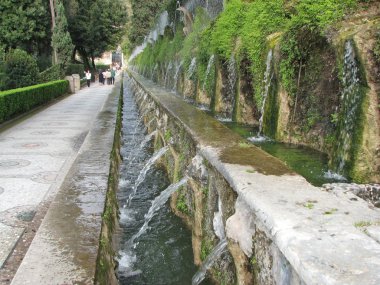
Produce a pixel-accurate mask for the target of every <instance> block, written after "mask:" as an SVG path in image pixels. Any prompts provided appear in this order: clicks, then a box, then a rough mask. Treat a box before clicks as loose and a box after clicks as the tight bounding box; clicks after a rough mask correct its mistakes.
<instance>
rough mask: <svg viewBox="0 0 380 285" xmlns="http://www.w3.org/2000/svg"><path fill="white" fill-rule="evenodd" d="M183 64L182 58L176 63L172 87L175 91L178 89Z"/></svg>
mask: <svg viewBox="0 0 380 285" xmlns="http://www.w3.org/2000/svg"><path fill="white" fill-rule="evenodd" d="M182 65H183V60H181V61H180V62H179V63H177V64H176V68H175V73H174V78H173V88H172V90H173V91H175V90H176V89H177V86H178V78H179V72H180V70H181V67H182Z"/></svg>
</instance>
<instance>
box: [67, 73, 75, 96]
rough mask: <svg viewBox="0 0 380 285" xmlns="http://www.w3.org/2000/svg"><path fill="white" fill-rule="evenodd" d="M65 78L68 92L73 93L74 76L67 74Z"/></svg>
mask: <svg viewBox="0 0 380 285" xmlns="http://www.w3.org/2000/svg"><path fill="white" fill-rule="evenodd" d="M65 79H66V80H67V81H69V89H70V93H75V88H74V78H73V77H72V76H71V75H69V76H66V77H65Z"/></svg>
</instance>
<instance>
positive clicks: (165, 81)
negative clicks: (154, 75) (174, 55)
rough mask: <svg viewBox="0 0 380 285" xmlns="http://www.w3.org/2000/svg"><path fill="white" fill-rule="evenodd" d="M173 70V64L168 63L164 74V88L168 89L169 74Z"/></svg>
mask: <svg viewBox="0 0 380 285" xmlns="http://www.w3.org/2000/svg"><path fill="white" fill-rule="evenodd" d="M172 69H173V63H172V62H171V61H170V62H169V63H168V67H167V68H166V72H165V79H164V86H165V87H169V86H168V85H169V83H170V72H171V70H172Z"/></svg>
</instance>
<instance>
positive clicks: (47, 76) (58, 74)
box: [38, 64, 65, 83]
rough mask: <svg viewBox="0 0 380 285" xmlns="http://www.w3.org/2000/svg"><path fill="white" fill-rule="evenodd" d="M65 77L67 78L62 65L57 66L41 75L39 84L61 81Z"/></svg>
mask: <svg viewBox="0 0 380 285" xmlns="http://www.w3.org/2000/svg"><path fill="white" fill-rule="evenodd" d="M63 77H65V75H64V71H63V69H62V66H61V65H60V64H55V65H53V66H52V67H49V68H48V69H46V70H45V71H43V72H41V73H40V74H39V76H38V82H39V83H46V82H51V81H56V80H61V79H62V78H63Z"/></svg>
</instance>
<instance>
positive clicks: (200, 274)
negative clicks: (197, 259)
mask: <svg viewBox="0 0 380 285" xmlns="http://www.w3.org/2000/svg"><path fill="white" fill-rule="evenodd" d="M226 250H227V240H226V239H223V240H221V241H220V242H219V243H218V244H217V245H216V246H215V247H214V249H213V250H212V251H211V253H210V254H209V255H208V256H207V258H206V260H205V261H204V262H203V263H202V266H201V268H200V269H199V270H198V271H197V273H196V274H195V275H194V276H193V278H192V281H191V284H192V285H198V284H201V282H202V281H203V280H204V279H205V277H206V273H207V270H208V269H210V268H211V267H212V266H213V264H214V263H215V261H217V260H218V259H219V257H220V256H221V255H222V254H223V253H224V252H225V251H226ZM202 284H203V283H202Z"/></svg>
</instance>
